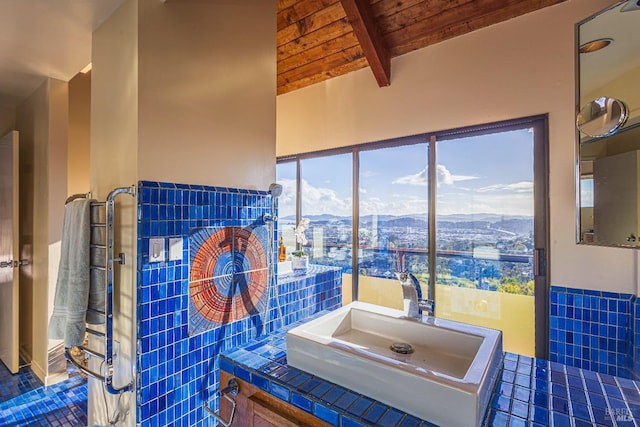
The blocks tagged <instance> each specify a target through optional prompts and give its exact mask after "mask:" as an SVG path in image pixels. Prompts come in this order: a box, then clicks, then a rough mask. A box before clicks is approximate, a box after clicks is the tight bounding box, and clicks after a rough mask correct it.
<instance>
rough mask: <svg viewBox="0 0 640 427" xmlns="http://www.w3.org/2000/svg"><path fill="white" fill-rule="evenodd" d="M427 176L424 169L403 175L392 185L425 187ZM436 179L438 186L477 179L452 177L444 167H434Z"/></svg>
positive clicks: (466, 176)
mask: <svg viewBox="0 0 640 427" xmlns="http://www.w3.org/2000/svg"><path fill="white" fill-rule="evenodd" d="M428 178H429V174H428V172H427V168H424V169H423V170H421V171H420V172H418V173H416V174H414V175H405V176H401V177H400V178H397V179H395V180H394V181H393V184H408V185H423V186H425V185H427V182H428ZM436 178H437V180H438V185H441V184H444V185H453V184H455V183H456V182H460V181H470V180H472V179H478V177H477V176H472V175H454V174H452V173H451V171H449V169H447V167H446V166H445V165H437V166H436Z"/></svg>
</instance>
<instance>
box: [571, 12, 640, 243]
mask: <svg viewBox="0 0 640 427" xmlns="http://www.w3.org/2000/svg"><path fill="white" fill-rule="evenodd" d="M576 58H577V62H576V65H577V66H576V68H577V79H576V80H577V88H576V135H577V138H576V139H577V158H578V161H577V174H576V175H577V178H578V183H577V192H576V193H577V194H576V196H577V219H578V220H577V234H578V243H583V244H594V245H605V246H618V247H640V0H629V1H622V2H617V3H615V4H613V5H612V6H611V7H609V8H607V9H606V10H603V11H602V12H599V13H597V14H595V15H593V16H591V17H589V18H587V19H585V20H584V21H582V22H580V23H578V24H577V25H576Z"/></svg>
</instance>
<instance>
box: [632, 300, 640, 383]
mask: <svg viewBox="0 0 640 427" xmlns="http://www.w3.org/2000/svg"><path fill="white" fill-rule="evenodd" d="M633 374H634V377H635V379H636V380H640V298H638V297H636V299H635V301H634V302H633Z"/></svg>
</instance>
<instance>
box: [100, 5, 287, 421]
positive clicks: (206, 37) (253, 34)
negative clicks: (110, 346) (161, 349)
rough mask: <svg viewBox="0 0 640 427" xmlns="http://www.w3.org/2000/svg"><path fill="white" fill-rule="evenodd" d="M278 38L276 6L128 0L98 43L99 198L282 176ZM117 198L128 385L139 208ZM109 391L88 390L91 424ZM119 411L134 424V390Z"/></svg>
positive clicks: (123, 374)
mask: <svg viewBox="0 0 640 427" xmlns="http://www.w3.org/2000/svg"><path fill="white" fill-rule="evenodd" d="M248 28H250V29H251V31H247V29H248ZM267 34H268V35H272V37H265V35H267ZM275 35H276V2H275V0H270V1H266V0H243V1H242V2H229V1H226V0H215V1H214V0H208V1H204V2H203V1H201V0H180V1H175V2H166V3H165V2H160V1H158V0H127V1H125V3H124V4H123V5H122V7H120V9H118V10H117V11H116V12H115V13H114V14H113V15H112V16H111V17H110V18H109V19H108V20H107V21H106V22H105V23H104V24H103V25H102V26H101V27H100V28H99V29H98V30H97V31H96V32H94V36H93V51H92V63H93V69H92V72H91V74H92V77H91V78H92V91H91V150H90V152H91V155H90V157H91V168H90V179H91V191H92V192H93V194H94V195H95V197H96V198H98V199H101V200H103V199H104V198H105V197H106V195H107V193H108V191H110V190H111V189H112V188H114V187H119V186H127V185H131V184H135V183H137V181H138V180H151V181H167V182H177V183H185V184H206V185H212V186H228V187H240V188H254V189H266V188H267V187H268V186H269V183H271V182H273V181H274V180H275V151H276V150H275V129H276V125H275V114H276V101H275V98H276V83H275V82H276V79H275V64H276V43H275ZM118 200H120V203H119V204H118V205H117V208H116V209H117V215H116V220H117V221H119V222H117V223H116V235H115V239H116V251H119V250H120V249H119V248H122V250H123V251H124V252H125V253H126V254H127V259H128V260H130V261H129V262H127V265H126V266H123V267H120V269H119V272H118V271H116V273H119V274H118V275H117V276H116V277H115V282H116V284H117V285H116V287H115V291H114V293H115V300H116V302H115V305H116V309H115V311H114V319H115V320H114V324H115V325H116V326H117V327H116V328H115V330H114V336H115V338H116V339H117V340H118V341H120V343H121V353H120V362H119V364H118V365H117V366H116V367H115V371H116V376H115V380H114V383H115V384H116V386H118V387H120V386H122V385H124V384H125V383H126V382H127V381H128V380H130V379H131V377H132V371H134V370H135V360H134V355H135V337H136V335H135V324H136V323H135V322H136V319H135V298H136V282H135V271H136V268H137V266H136V254H137V250H138V248H137V247H136V236H137V230H136V228H137V223H136V213H137V212H136V209H135V204H134V201H133V200H129V198H127V197H126V196H120V197H119V198H118ZM101 387H102V385H101V384H100V383H98V382H97V381H94V380H91V381H90V383H89V424H94V423H99V424H101V425H106V424H107V416H106V410H105V408H104V404H103V399H102V391H101V390H100V389H101ZM115 404H116V400H115V398H113V396H111V397H110V402H109V407H110V408H111V410H113V408H114V407H115ZM122 406H123V411H122V412H123V413H124V412H125V411H127V410H128V414H127V415H125V416H124V418H123V420H122V421H121V424H122V425H131V426H132V425H135V412H136V411H135V395H134V394H133V393H127V394H126V396H125V398H123V402H122Z"/></svg>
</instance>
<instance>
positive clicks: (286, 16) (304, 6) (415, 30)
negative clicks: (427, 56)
mask: <svg viewBox="0 0 640 427" xmlns="http://www.w3.org/2000/svg"><path fill="white" fill-rule="evenodd" d="M563 1H565V0H524V1H523V0H278V24H277V25H278V35H277V43H278V54H277V57H278V94H283V93H287V92H290V91H292V90H295V89H299V88H302V87H305V86H308V85H311V84H314V83H318V82H321V81H323V80H327V79H330V78H332V77H337V76H340V75H343V74H346V73H349V72H351V71H355V70H358V69H361V68H364V67H367V66H370V67H371V70H372V72H373V74H374V77H375V79H376V80H377V82H378V84H379V85H380V86H387V85H389V84H390V83H392V80H391V71H390V59H391V58H393V57H396V56H399V55H403V54H405V53H408V52H411V51H412V50H416V49H420V48H422V47H425V46H428V45H431V44H434V43H438V42H441V41H443V40H446V39H449V38H452V37H456V36H459V35H462V34H465V33H468V32H471V31H474V30H477V29H480V28H483V27H486V26H489V25H492V24H496V23H498V22H502V21H506V20H508V19H511V18H514V17H516V16H519V15H523V14H525V13H529V12H532V11H534V10H538V9H541V8H544V7H547V6H551V5H554V4H557V3H562V2H563Z"/></svg>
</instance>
